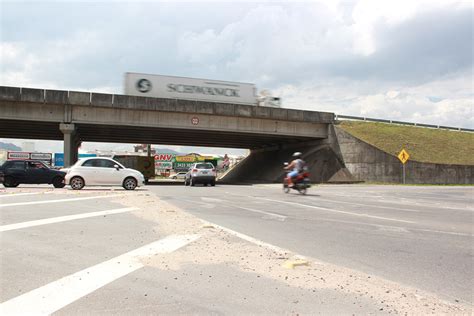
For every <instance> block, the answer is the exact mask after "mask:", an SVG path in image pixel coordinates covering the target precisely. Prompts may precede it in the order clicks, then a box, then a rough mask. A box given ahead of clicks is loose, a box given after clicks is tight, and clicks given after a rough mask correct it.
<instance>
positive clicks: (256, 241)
mask: <svg viewBox="0 0 474 316" xmlns="http://www.w3.org/2000/svg"><path fill="white" fill-rule="evenodd" d="M201 222H202V223H203V224H204V225H211V226H214V227H217V228H219V229H222V230H223V231H225V232H227V233H229V234H231V235H233V236H235V237H238V238H240V239H243V240H246V241H248V242H251V243H253V244H255V245H257V246H262V247H265V248H267V249H270V250H273V251H275V252H279V253H292V251H290V250H288V249H285V248H281V247H278V246H275V245H272V244H269V243H266V242H264V241H261V240H259V239H256V238H253V237H250V236H248V235H245V234H242V233H239V232H236V231H235V230H232V229H230V228H227V227H224V226H221V225H217V224H214V223H211V222H209V221H205V220H201ZM300 257H301V258H303V257H302V256H300Z"/></svg>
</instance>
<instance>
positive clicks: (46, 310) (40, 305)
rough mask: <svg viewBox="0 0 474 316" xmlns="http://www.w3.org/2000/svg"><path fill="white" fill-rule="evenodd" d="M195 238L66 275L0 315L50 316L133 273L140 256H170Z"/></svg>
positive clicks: (177, 238) (7, 305)
mask: <svg viewBox="0 0 474 316" xmlns="http://www.w3.org/2000/svg"><path fill="white" fill-rule="evenodd" d="M199 237H200V236H199V235H172V236H168V237H166V238H164V239H160V240H158V241H155V242H153V243H150V244H148V245H146V246H143V247H140V248H138V249H135V250H132V251H130V252H127V253H125V254H123V255H120V256H118V257H115V258H113V259H110V260H107V261H105V262H102V263H99V264H97V265H95V266H92V267H90V268H87V269H85V270H82V271H79V272H76V273H74V274H71V275H68V276H66V277H64V278H61V279H59V280H57V281H54V282H51V283H49V284H47V285H45V286H42V287H40V288H37V289H35V290H32V291H30V292H28V293H25V294H23V295H20V296H17V297H15V298H13V299H11V300H9V301H6V302H4V303H2V304H0V314H1V315H50V314H52V313H54V312H56V311H57V310H59V309H61V308H63V307H64V306H66V305H68V304H71V303H72V302H74V301H76V300H78V299H80V298H81V297H84V296H86V295H87V294H89V293H92V292H94V291H95V290H97V289H99V288H101V287H103V286H105V285H107V284H109V283H111V282H113V281H115V280H116V279H118V278H121V277H123V276H125V275H127V274H129V273H132V272H133V271H136V270H138V269H140V268H142V267H144V264H143V263H142V262H141V261H140V259H142V258H143V257H150V256H153V255H156V254H159V253H171V252H173V251H175V250H177V249H179V248H181V247H184V246H186V245H187V244H189V243H191V242H193V241H195V240H197V239H198V238H199Z"/></svg>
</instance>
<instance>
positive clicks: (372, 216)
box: [254, 197, 415, 224]
mask: <svg viewBox="0 0 474 316" xmlns="http://www.w3.org/2000/svg"><path fill="white" fill-rule="evenodd" d="M254 198H256V199H260V200H265V201H271V202H277V203H285V204H290V205H296V206H302V207H307V208H314V209H317V210H322V211H327V212H333V213H340V214H346V215H351V216H359V217H367V218H374V219H381V220H385V221H394V222H401V223H409V224H414V223H415V222H413V221H407V220H404V219H397V218H389V217H382V216H375V215H369V214H360V213H354V212H347V211H340V210H335V209H331V208H326V207H319V206H314V205H307V204H301V203H295V202H287V201H281V200H272V199H267V198H261V197H254Z"/></svg>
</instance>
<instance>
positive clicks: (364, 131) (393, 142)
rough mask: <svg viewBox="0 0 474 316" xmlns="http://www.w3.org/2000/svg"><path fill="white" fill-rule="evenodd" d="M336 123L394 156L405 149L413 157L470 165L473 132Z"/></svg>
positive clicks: (429, 160) (363, 123)
mask: <svg viewBox="0 0 474 316" xmlns="http://www.w3.org/2000/svg"><path fill="white" fill-rule="evenodd" d="M338 126H339V127H341V128H342V129H343V130H344V131H346V132H348V133H349V134H351V135H353V136H354V137H356V138H359V139H361V140H363V141H365V142H366V143H369V144H371V145H372V146H375V147H377V148H379V149H381V150H383V151H385V152H387V153H389V154H391V155H394V156H398V153H399V152H400V151H401V150H402V149H405V150H406V151H407V152H408V154H409V155H410V160H413V161H420V162H429V163H439V164H456V165H474V133H469V132H459V131H449V130H442V129H431V128H424V127H416V126H404V125H396V124H385V123H374V122H358V121H343V122H341V123H340V124H339V125H338Z"/></svg>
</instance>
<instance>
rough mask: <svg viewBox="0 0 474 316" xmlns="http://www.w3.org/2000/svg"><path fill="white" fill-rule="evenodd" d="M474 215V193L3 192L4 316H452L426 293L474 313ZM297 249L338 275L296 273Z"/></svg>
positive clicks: (314, 269)
mask: <svg viewBox="0 0 474 316" xmlns="http://www.w3.org/2000/svg"><path fill="white" fill-rule="evenodd" d="M156 197H159V199H161V201H164V202H166V203H169V204H171V205H174V206H176V207H178V208H179V209H181V210H184V211H185V212H181V211H178V209H176V208H170V207H168V204H166V203H165V204H161V203H162V202H160V200H158V199H157V198H156ZM472 202H473V188H472V187H408V186H407V187H404V186H365V185H357V186H345V185H344V186H316V187H314V188H311V189H310V191H309V194H308V195H307V196H301V195H299V194H297V193H290V194H284V193H283V192H282V190H281V188H280V187H279V186H277V185H257V186H229V185H226V186H219V185H218V186H216V187H202V186H196V187H184V186H182V185H179V186H178V185H155V186H147V187H144V188H140V189H139V190H136V191H133V192H126V191H124V190H122V189H117V188H115V189H112V188H107V187H105V188H97V189H87V188H86V189H84V190H82V191H79V192H77V191H72V190H68V189H59V190H58V189H57V190H53V189H51V188H50V187H47V186H20V187H19V188H16V189H8V190H5V189H2V188H0V246H1V247H0V314H2V315H10V314H16V313H27V314H40V313H41V312H44V313H45V314H51V313H55V314H58V315H83V314H123V315H130V314H156V313H160V314H173V315H174V314H196V313H199V314H262V313H266V314H282V313H284V314H298V313H300V314H301V313H303V314H304V313H306V314H308V313H311V314H314V313H320V314H341V313H342V314H353V313H355V314H383V313H390V312H392V313H393V312H396V311H397V308H398V311H400V308H402V309H401V311H409V312H410V311H413V312H414V313H425V312H427V311H431V310H433V311H434V312H436V311H439V312H443V311H444V313H450V311H453V310H452V309H444V310H443V309H441V310H437V309H435V308H439V305H437V304H439V302H437V301H436V300H434V301H433V300H431V301H430V300H429V299H420V298H419V297H421V296H419V295H418V294H417V293H418V292H417V291H418V290H417V289H419V290H422V291H425V292H427V293H434V294H435V295H436V296H439V297H441V298H442V299H445V300H446V301H448V302H451V303H453V304H458V301H459V303H461V304H467V306H470V308H471V312H472V301H473V286H472V284H473V283H474V282H473V281H474V280H473V274H474V273H473V211H474V210H473V208H472V206H473V203H472ZM189 214H193V215H195V216H196V217H197V218H198V219H203V220H206V221H209V222H212V223H214V224H216V225H220V226H222V227H225V228H228V229H231V230H233V231H235V232H236V234H237V237H236V236H235V234H234V235H229V234H227V233H225V231H222V230H218V229H215V228H211V229H208V228H206V227H205V226H202V222H201V221H200V220H198V219H197V218H196V217H194V216H191V215H189ZM240 234H241V235H240ZM241 238H244V240H245V241H244V240H242V239H241ZM265 243H266V244H265ZM262 245H264V247H262ZM274 246H275V247H274ZM267 248H269V249H274V248H276V249H277V250H271V251H270V250H269V249H267ZM281 248H284V249H283V250H280V249H281ZM285 249H288V250H289V251H290V252H292V253H294V254H299V255H303V256H307V257H311V258H314V259H316V260H320V261H321V262H326V263H328V264H327V265H323V264H321V265H318V263H317V262H313V263H312V265H311V266H309V267H301V268H298V269H294V270H288V269H286V268H283V266H284V265H282V263H283V262H284V261H285V260H287V259H291V256H292V255H290V254H287V253H286V251H285ZM338 267H341V268H340V269H339V268H338ZM345 268H349V269H350V270H344V269H345ZM357 271H360V274H357V273H358V272H357ZM333 272H334V273H333ZM349 274H350V275H349ZM367 275H368V276H367ZM370 276H373V277H372V279H371V280H372V281H364V280H363V279H364V278H370ZM352 278H354V279H352ZM384 280H388V281H386V282H385V281H384ZM391 281H393V284H392V283H390V282H391ZM397 284H400V285H401V286H402V288H400V289H398V288H397ZM370 286H371V287H372V288H369V287H370ZM405 286H408V287H405ZM351 287H352V288H351ZM411 287H413V288H414V290H413V291H411V292H410V288H411ZM378 288H380V289H378ZM378 290H379V291H378ZM390 291H391V292H390ZM364 292H365V294H364ZM389 292H390V294H386V293H389ZM408 293H414V294H413V295H411V296H410V294H408ZM421 294H422V293H420V295H421ZM390 295H392V297H390ZM423 295H424V294H423ZM407 296H408V297H407ZM404 299H406V300H407V302H408V303H406V304H405V303H403V302H404V301H403V300H404ZM389 301H390V302H389ZM400 302H402V303H403V304H405V305H403V304H402V303H400ZM433 302H435V303H433ZM410 304H411V305H410ZM415 305H419V306H415ZM428 305H429V307H428ZM424 306H427V307H426V308H427V309H416V308H418V307H420V308H425V307H424ZM431 307H433V309H431ZM413 308H415V309H413Z"/></svg>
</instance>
